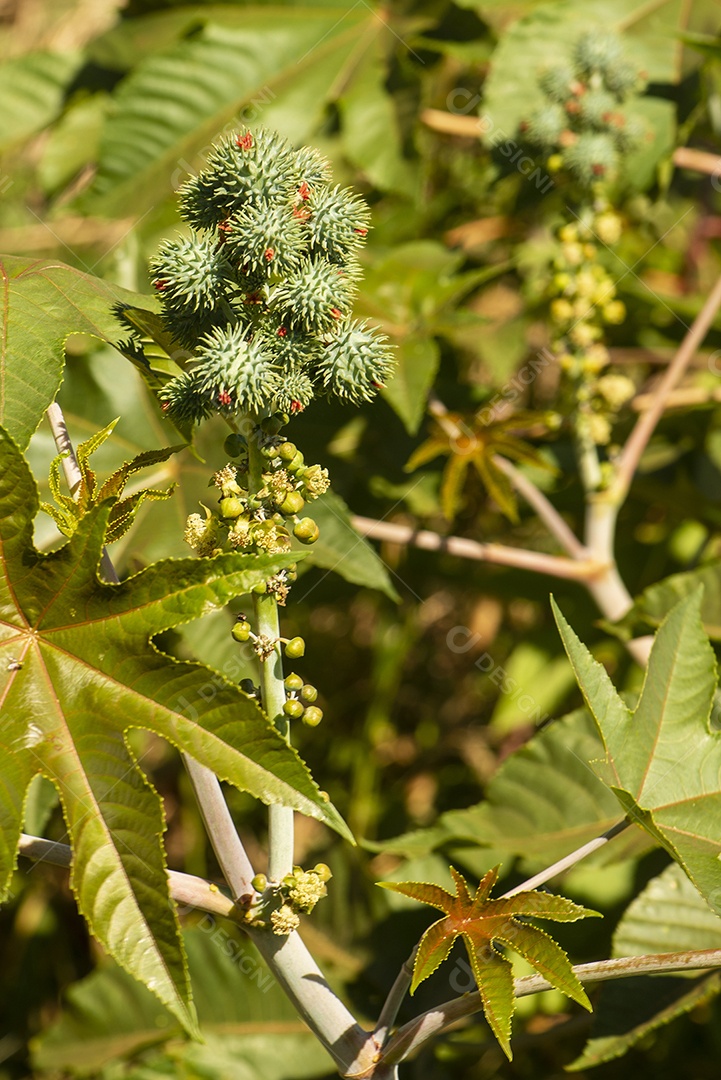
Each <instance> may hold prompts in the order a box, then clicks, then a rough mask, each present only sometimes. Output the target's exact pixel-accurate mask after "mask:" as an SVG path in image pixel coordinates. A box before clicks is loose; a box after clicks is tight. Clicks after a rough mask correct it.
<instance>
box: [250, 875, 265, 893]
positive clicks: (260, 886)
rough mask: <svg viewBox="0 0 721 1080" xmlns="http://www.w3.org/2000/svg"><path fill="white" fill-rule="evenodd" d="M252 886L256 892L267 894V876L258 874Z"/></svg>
mask: <svg viewBox="0 0 721 1080" xmlns="http://www.w3.org/2000/svg"><path fill="white" fill-rule="evenodd" d="M250 884H251V885H252V886H253V888H254V889H255V891H256V892H265V890H266V889H267V888H268V879H267V877H266V876H265V874H256V875H255V877H254V878H253V880H252V881H251V883H250Z"/></svg>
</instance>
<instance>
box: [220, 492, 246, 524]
mask: <svg viewBox="0 0 721 1080" xmlns="http://www.w3.org/2000/svg"><path fill="white" fill-rule="evenodd" d="M244 511H245V507H244V506H243V504H242V502H241V501H240V499H236V498H235V497H233V496H230V497H229V498H227V499H221V500H220V516H221V517H224V518H227V519H232V520H235V518H239V517H240V515H241V514H242V513H243V512H244Z"/></svg>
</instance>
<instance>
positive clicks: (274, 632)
mask: <svg viewBox="0 0 721 1080" xmlns="http://www.w3.org/2000/svg"><path fill="white" fill-rule="evenodd" d="M263 466H264V458H263V455H262V454H261V453H260V446H259V444H258V442H257V440H256V439H255V438H253V437H252V436H251V437H250V438H249V439H248V490H249V491H250V492H251V493H255V492H257V491H259V490H260V489H261V487H262V486H263ZM253 607H254V610H255V632H256V634H257V635H258V637H259V638H265V639H266V640H268V641H271V642H275V644H274V645H273V648H272V651H271V652H270V654H269V655H268V656H267V657H266V658H265V659H263V658H262V657H261V658H260V689H261V694H262V701H263V709H264V711H265V713H266V715H267V716H268V718H269V720H271V721H272V722H273V723H274V724H275V726H276V728H277V729H278V731H279V733H280V734H281V735H282V736H283V738H284V739H285V740H286V742H290V722H289V720H288V718H287V716H286V715H285V713H284V712H283V705H284V704H285V686H284V685H283V656H282V653H281V648H280V622H279V618H278V602H277V600H276V598H275V596H272V595H269V594H268V593H263V594H260V595H258V594H254V596H253ZM292 869H293V811H292V810H291V809H290V807H288V806H270V807H268V877H269V878H270V879H271V881H280V880H281V879H282V878H283V877H285V875H286V874H289V873H290V872H291V871H292Z"/></svg>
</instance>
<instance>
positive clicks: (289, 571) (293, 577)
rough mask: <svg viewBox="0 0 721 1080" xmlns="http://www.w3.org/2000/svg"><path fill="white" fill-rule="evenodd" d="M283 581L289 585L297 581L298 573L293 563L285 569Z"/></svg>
mask: <svg viewBox="0 0 721 1080" xmlns="http://www.w3.org/2000/svg"><path fill="white" fill-rule="evenodd" d="M285 580H286V581H287V582H288V583H289V584H291V585H292V584H293V582H294V581H297V580H298V571H297V569H296V565H295V563H291V565H290V566H288V567H286V571H285Z"/></svg>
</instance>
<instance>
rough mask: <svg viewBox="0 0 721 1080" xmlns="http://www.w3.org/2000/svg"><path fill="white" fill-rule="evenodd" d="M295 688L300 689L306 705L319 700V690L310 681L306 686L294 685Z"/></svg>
mask: <svg viewBox="0 0 721 1080" xmlns="http://www.w3.org/2000/svg"><path fill="white" fill-rule="evenodd" d="M294 689H298V690H300V700H301V701H304V702H305V703H306V705H312V704H313V702H315V701H317V700H318V691H317V690H316V688H315V687H314V686H311V685H310V683H306V684H305V686H299V687H294Z"/></svg>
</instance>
